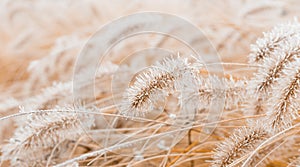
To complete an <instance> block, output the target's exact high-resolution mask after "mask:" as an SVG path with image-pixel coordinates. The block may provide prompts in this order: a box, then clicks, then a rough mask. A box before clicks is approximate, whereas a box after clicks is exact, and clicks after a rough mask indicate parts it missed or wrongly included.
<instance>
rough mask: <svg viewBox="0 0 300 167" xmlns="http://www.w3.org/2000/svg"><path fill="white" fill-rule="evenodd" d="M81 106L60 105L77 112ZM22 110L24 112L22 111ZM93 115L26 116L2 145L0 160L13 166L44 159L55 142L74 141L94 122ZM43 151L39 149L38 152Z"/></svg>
mask: <svg viewBox="0 0 300 167" xmlns="http://www.w3.org/2000/svg"><path fill="white" fill-rule="evenodd" d="M76 109H77V110H79V109H80V110H83V108H78V107H76V108H73V107H72V108H59V109H56V110H67V111H74V112H75V111H76ZM21 112H24V111H21ZM93 122H94V121H93V118H92V117H89V116H86V115H82V114H76V113H64V112H58V113H54V112H51V113H47V112H43V111H41V112H38V113H33V114H30V115H28V117H27V122H26V123H25V124H24V126H21V127H19V128H18V129H16V131H15V134H14V136H13V137H12V138H11V139H10V141H9V143H8V144H6V145H5V146H3V148H2V153H3V155H2V159H3V160H8V159H9V160H10V162H11V164H12V165H13V166H18V165H22V166H31V165H30V164H34V163H40V162H41V161H46V160H47V156H48V155H49V154H50V153H51V150H52V148H54V147H55V146H56V144H58V143H61V142H63V141H65V140H76V138H78V137H79V136H80V135H82V134H83V133H84V132H85V130H87V129H89V128H91V126H92V125H93ZM41 150H42V151H41Z"/></svg>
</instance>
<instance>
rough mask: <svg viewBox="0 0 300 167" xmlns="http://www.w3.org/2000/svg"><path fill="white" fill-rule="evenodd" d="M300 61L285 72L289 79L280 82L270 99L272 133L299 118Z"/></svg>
mask: <svg viewBox="0 0 300 167" xmlns="http://www.w3.org/2000/svg"><path fill="white" fill-rule="evenodd" d="M299 64H300V61H299V60H298V62H295V63H293V64H292V65H290V66H289V67H290V69H286V70H285V71H284V72H285V73H286V76H287V77H284V78H280V79H279V80H278V82H279V86H278V87H277V89H275V90H274V92H275V93H274V96H272V98H270V99H269V105H270V107H269V111H268V113H267V114H268V119H269V121H270V125H269V126H270V127H271V130H272V131H275V132H278V131H281V130H283V129H285V128H288V127H289V126H291V125H292V121H293V120H294V119H295V118H297V117H298V110H299V108H300V104H299V101H298V99H297V97H299V91H300V69H299Z"/></svg>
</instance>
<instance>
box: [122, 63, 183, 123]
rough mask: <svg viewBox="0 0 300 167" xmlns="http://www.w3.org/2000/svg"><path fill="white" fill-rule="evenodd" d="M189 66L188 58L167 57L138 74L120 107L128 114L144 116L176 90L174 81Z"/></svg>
mask: <svg viewBox="0 0 300 167" xmlns="http://www.w3.org/2000/svg"><path fill="white" fill-rule="evenodd" d="M187 67H188V63H187V59H179V58H178V59H173V58H166V59H164V60H163V61H162V62H159V63H157V64H156V65H154V66H151V67H149V68H148V69H146V70H145V71H143V72H142V73H141V74H139V75H138V76H136V81H135V82H134V83H133V85H131V86H129V88H127V89H126V91H125V93H124V96H123V101H122V104H121V107H120V110H121V113H123V114H124V115H126V116H130V117H135V116H143V115H144V114H145V113H147V112H150V111H151V110H152V109H153V108H154V107H155V103H156V101H159V100H161V99H164V98H165V97H166V96H168V94H169V93H171V92H172V91H174V86H175V85H174V83H175V80H177V79H178V78H179V77H180V76H181V74H182V71H184V70H186V68H187Z"/></svg>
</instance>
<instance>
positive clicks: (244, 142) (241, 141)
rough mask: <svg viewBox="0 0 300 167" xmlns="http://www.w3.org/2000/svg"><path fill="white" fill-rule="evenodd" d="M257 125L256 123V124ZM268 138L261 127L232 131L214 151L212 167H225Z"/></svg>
mask: <svg viewBox="0 0 300 167" xmlns="http://www.w3.org/2000/svg"><path fill="white" fill-rule="evenodd" d="M257 123H258V122H257ZM268 136H269V134H268V132H267V131H266V130H265V128H264V127H262V126H252V127H242V128H239V129H237V130H235V131H234V133H233V135H231V137H229V138H227V139H225V141H223V142H222V143H221V144H219V145H218V147H217V148H216V150H215V154H214V156H213V161H212V167H226V166H228V165H230V164H231V163H233V162H234V161H235V160H237V159H238V158H241V157H242V156H243V155H245V154H246V153H249V152H250V151H251V150H254V149H255V148H256V146H257V145H258V144H259V143H260V142H261V141H263V140H265V139H266V138H267V137H268Z"/></svg>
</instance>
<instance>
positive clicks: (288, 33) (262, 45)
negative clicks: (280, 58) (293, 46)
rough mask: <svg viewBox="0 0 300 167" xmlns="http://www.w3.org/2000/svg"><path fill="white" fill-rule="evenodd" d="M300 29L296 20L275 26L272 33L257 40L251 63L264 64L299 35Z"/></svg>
mask: <svg viewBox="0 0 300 167" xmlns="http://www.w3.org/2000/svg"><path fill="white" fill-rule="evenodd" d="M299 28H300V24H299V23H298V21H296V20H295V21H294V22H291V23H288V24H281V25H278V26H275V27H274V28H273V29H272V30H271V31H269V32H266V33H264V34H263V37H262V38H259V39H257V41H256V44H254V45H251V54H250V56H249V60H250V63H258V64H262V63H263V60H264V59H265V58H268V57H270V56H272V55H273V54H274V51H275V50H276V49H277V48H278V47H280V46H281V45H282V43H284V42H285V41H288V40H289V38H291V37H293V36H294V35H296V34H298V33H297V31H298V30H299Z"/></svg>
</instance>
